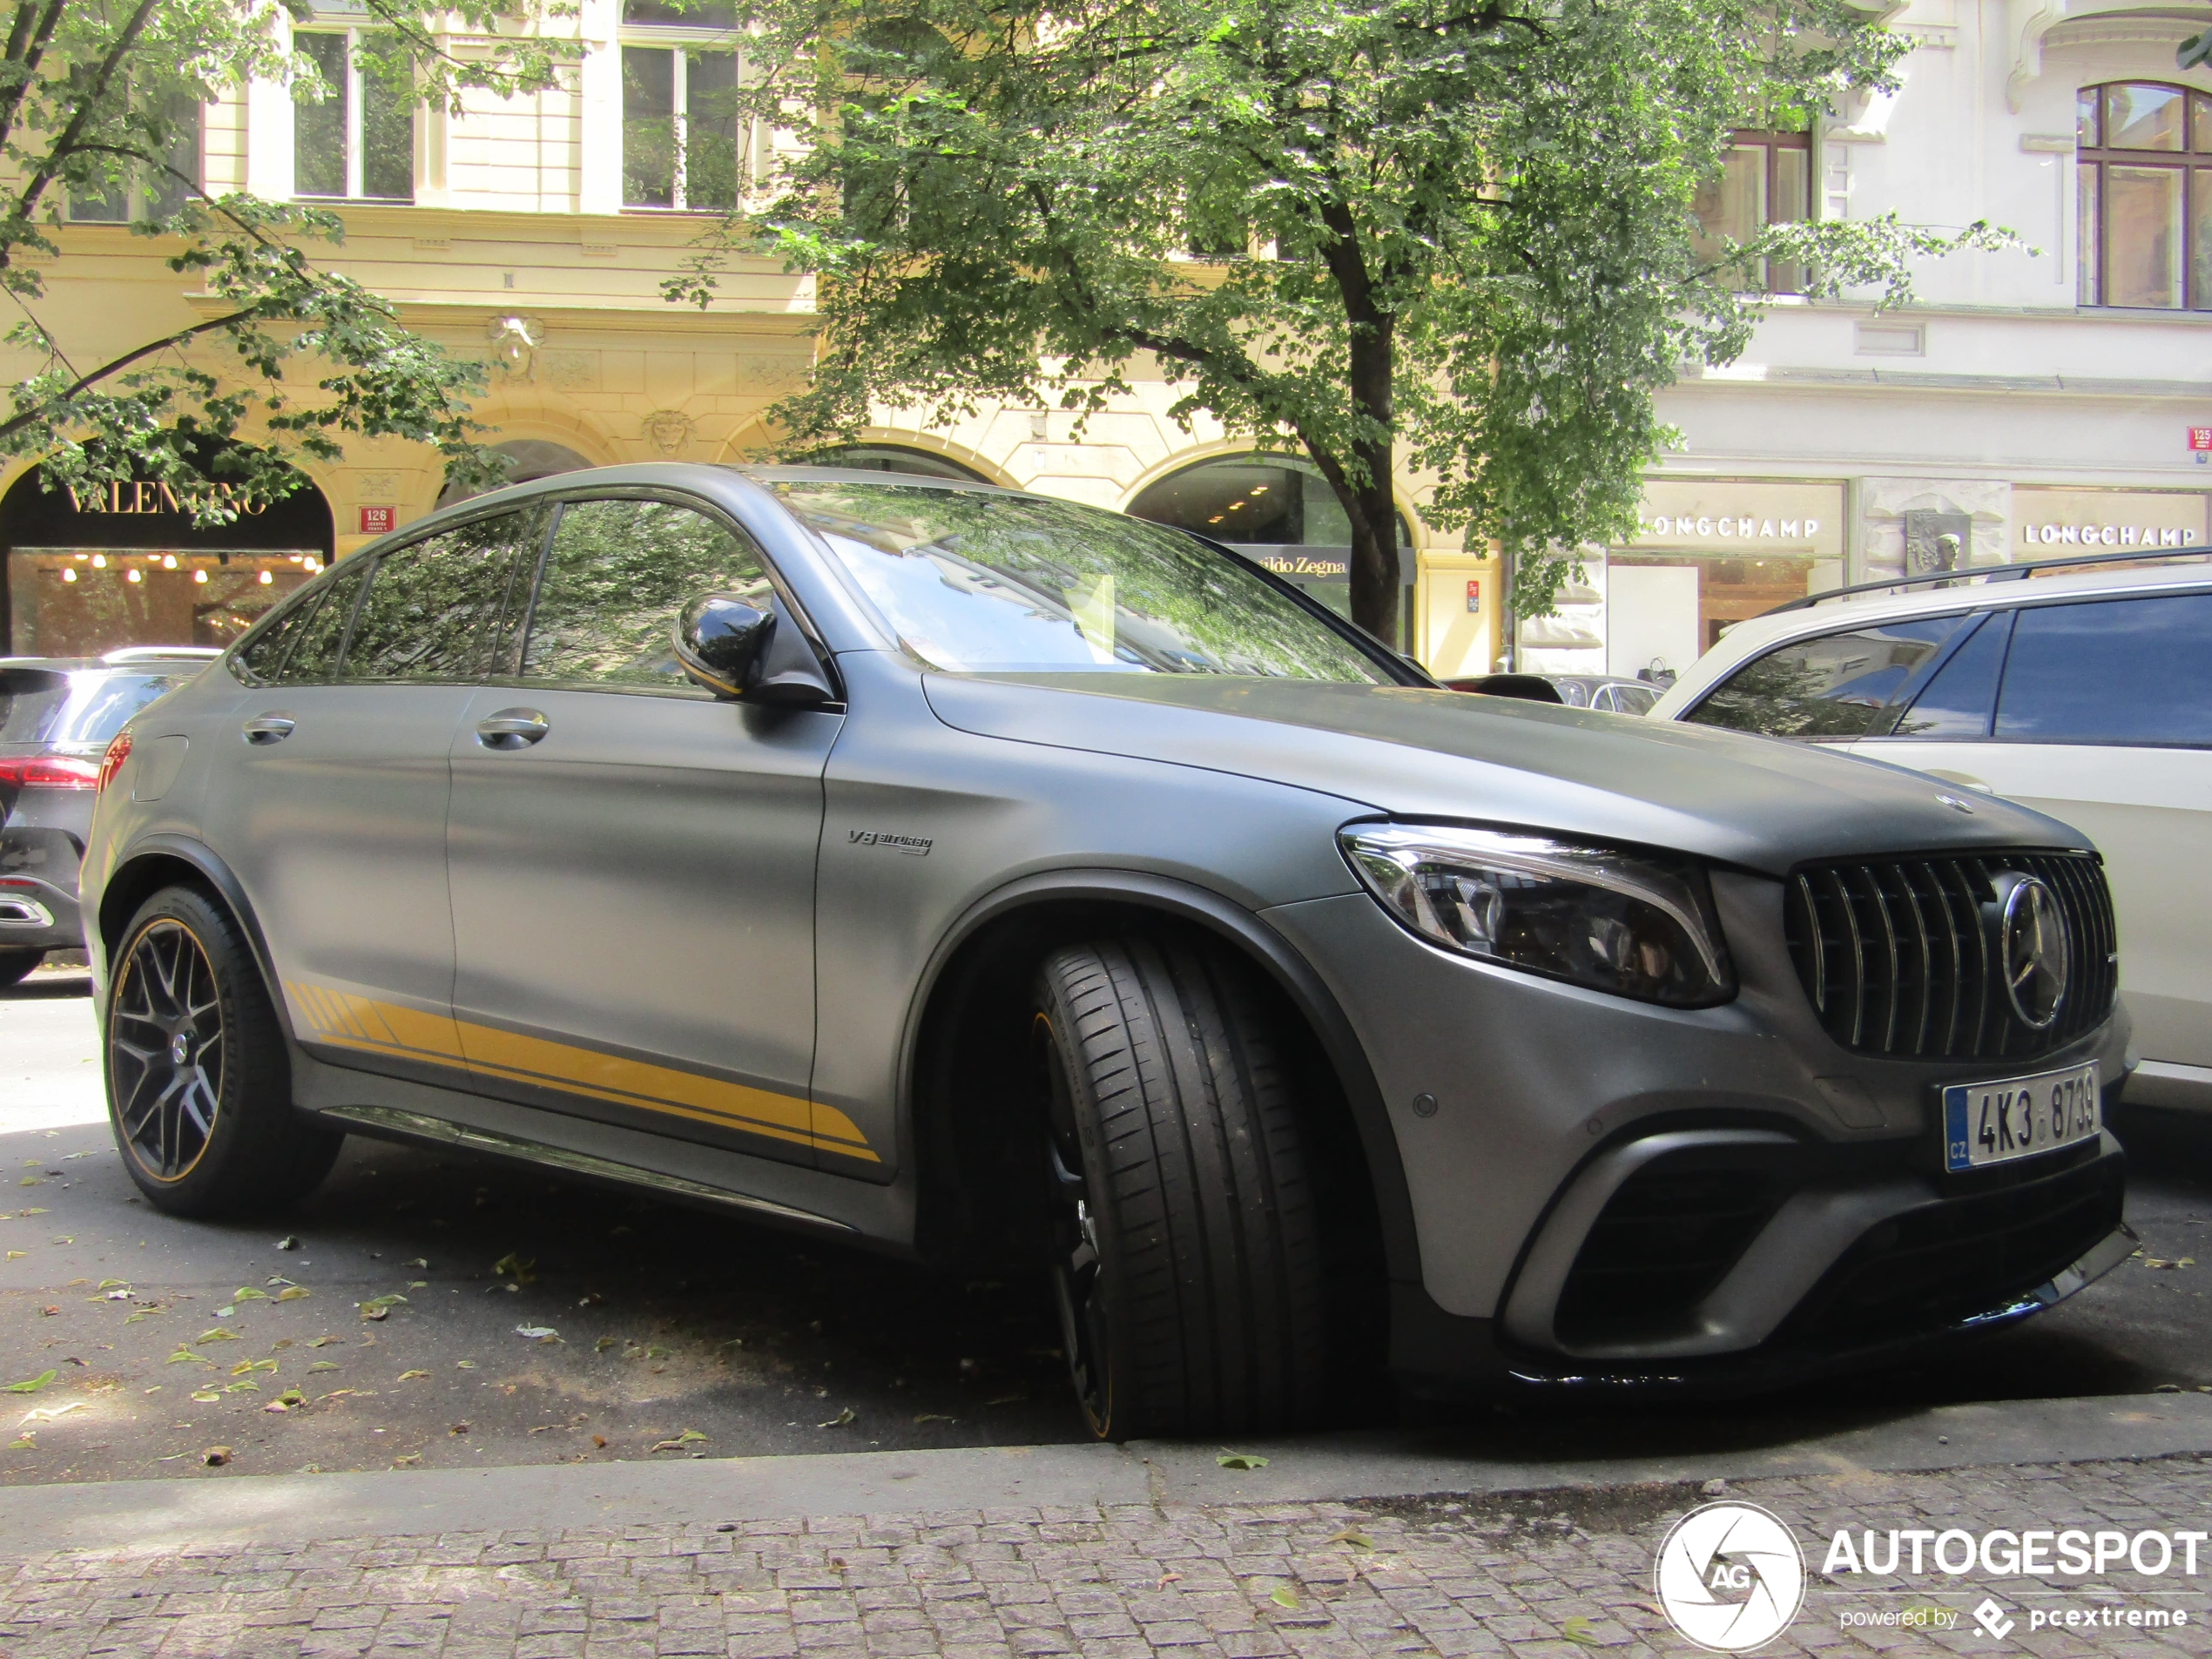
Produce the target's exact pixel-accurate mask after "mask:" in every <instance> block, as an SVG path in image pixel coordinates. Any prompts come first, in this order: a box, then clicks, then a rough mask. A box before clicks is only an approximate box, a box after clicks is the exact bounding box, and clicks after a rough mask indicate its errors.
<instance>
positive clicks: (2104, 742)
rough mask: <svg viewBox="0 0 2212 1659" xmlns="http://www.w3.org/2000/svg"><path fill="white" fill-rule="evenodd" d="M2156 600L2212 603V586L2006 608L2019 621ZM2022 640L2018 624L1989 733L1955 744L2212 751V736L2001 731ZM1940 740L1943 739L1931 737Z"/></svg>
mask: <svg viewBox="0 0 2212 1659" xmlns="http://www.w3.org/2000/svg"><path fill="white" fill-rule="evenodd" d="M2154 599H2202V600H2206V601H2207V602H2208V603H2212V587H2179V586H2177V587H2172V588H2154V589H2148V590H2137V591H2135V592H2133V593H2100V594H2083V595H2081V596H2080V597H2069V598H2064V599H2047V600H2045V601H2043V602H2042V603H2041V604H2013V605H2007V606H2005V607H2003V608H2004V609H2006V610H2010V611H2011V612H2012V613H2013V621H2014V623H2015V624H2018V623H2019V622H2020V619H2021V618H2022V617H2024V616H2025V615H2026V613H2027V612H2028V611H2031V610H2062V609H2065V608H2067V607H2068V606H2073V605H2099V604H2103V605H2111V604H2134V603H2139V602H2141V601H2145V600H2154ZM2019 642H2020V631H2019V628H2018V627H2017V625H2015V627H2014V629H2013V634H2012V637H2010V638H2008V639H2006V642H2005V660H2004V662H2003V663H2002V664H2000V665H1999V667H1998V670H1997V695H1996V697H1995V698H1994V699H1993V701H1992V702H1991V704H1990V710H1989V727H1988V732H1987V735H1986V736H1984V737H1980V738H1952V739H1950V741H1952V742H1953V743H1961V742H1963V743H2001V744H2006V745H2012V746H2021V745H2026V746H2030V747H2040V748H2046V749H2191V750H2212V738H2208V739H2206V740H2204V741H2201V742H2200V741H2196V740H2193V739H2186V738H2185V739H2160V738H2134V739H2129V740H2126V741H2118V740H2115V739H2114V738H2060V737H2052V736H2049V735H2047V734H2046V733H2042V732H2027V733H2022V734H2020V735H2017V736H2008V735H2006V733H2005V732H2000V731H1999V730H1998V722H1999V720H2000V718H2002V717H2003V714H2004V711H2005V687H2006V682H2007V681H2008V680H2009V679H2010V678H2011V676H2012V671H2013V652H2014V651H2015V649H2016V648H2017V646H2018V644H2019ZM1930 740H1931V741H1940V740H1941V739H1930Z"/></svg>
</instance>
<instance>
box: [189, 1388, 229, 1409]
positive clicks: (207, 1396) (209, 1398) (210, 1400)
mask: <svg viewBox="0 0 2212 1659" xmlns="http://www.w3.org/2000/svg"><path fill="white" fill-rule="evenodd" d="M192 1398H193V1399H196V1400H198V1401H199V1403H200V1404H201V1405H203V1406H212V1405H214V1404H215V1403H216V1402H217V1401H218V1400H219V1399H222V1395H221V1394H220V1393H217V1392H216V1391H215V1390H214V1389H212V1388H202V1389H199V1390H197V1391H196V1392H195V1393H193V1395H192Z"/></svg>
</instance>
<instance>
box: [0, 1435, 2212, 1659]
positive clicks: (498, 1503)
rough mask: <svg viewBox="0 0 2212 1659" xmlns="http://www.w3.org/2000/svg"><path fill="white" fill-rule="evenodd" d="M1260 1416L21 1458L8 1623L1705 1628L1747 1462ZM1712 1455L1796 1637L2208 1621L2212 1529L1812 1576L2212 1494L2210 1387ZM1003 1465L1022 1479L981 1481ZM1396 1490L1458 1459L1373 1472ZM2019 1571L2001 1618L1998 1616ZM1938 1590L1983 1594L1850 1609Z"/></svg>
mask: <svg viewBox="0 0 2212 1659" xmlns="http://www.w3.org/2000/svg"><path fill="white" fill-rule="evenodd" d="M2036 1447H2040V1451H2039V1450H2035V1449H2033V1448H2036ZM1255 1449H1256V1450H1258V1451H1259V1452H1260V1453H1262V1454H1264V1455H1265V1456H1267V1457H1268V1459H1269V1462H1268V1464H1267V1465H1266V1467H1264V1468H1259V1469H1255V1470H1251V1471H1248V1472H1231V1471H1227V1470H1223V1469H1221V1468H1219V1467H1217V1465H1216V1464H1215V1462H1214V1459H1213V1456H1212V1453H1211V1449H1209V1448H1199V1447H1163V1446H1152V1447H1130V1448H1125V1449H1116V1448H1108V1447H1056V1448H1036V1449H1035V1450H1034V1451H1030V1452H1022V1453H1011V1452H980V1451H976V1452H931V1453H878V1454H873V1455H854V1456H846V1457H820V1458H779V1459H763V1460H751V1462H750V1464H749V1463H748V1462H747V1461H746V1460H727V1461H717V1460H706V1461H698V1462H693V1461H690V1460H686V1461H684V1462H682V1463H678V1464H673V1465H659V1466H655V1465H651V1464H631V1465H624V1466H620V1467H618V1468H600V1469H591V1470H583V1469H577V1470H572V1471H562V1470H514V1471H498V1470H493V1471H484V1472H482V1473H481V1474H480V1473H478V1472H475V1471H454V1472H450V1473H449V1474H405V1473H401V1474H374V1475H365V1476H310V1477H256V1476H248V1477H244V1478H222V1477H216V1478H212V1479H209V1480H180V1481H167V1482H135V1481H134V1482H127V1483H115V1484H114V1485H112V1486H109V1487H23V1488H17V1489H14V1490H12V1491H10V1493H8V1494H6V1507H5V1510H4V1513H3V1514H0V1529H3V1530H0V1556H6V1557H11V1558H12V1559H0V1659H78V1656H89V1655H92V1654H110V1653H138V1654H148V1655H160V1656H184V1655H191V1656H202V1655H205V1656H211V1659H212V1656H232V1655H239V1656H261V1655H286V1656H293V1655H300V1656H307V1655H313V1656H379V1659H382V1656H392V1659H396V1656H399V1655H401V1654H406V1655H439V1656H451V1659H476V1656H493V1655H502V1656H503V1655H509V1654H512V1655H519V1656H524V1659H648V1656H651V1659H658V1656H662V1655H710V1654H711V1655H728V1656H732V1659H740V1656H783V1655H793V1656H795V1655H799V1654H801V1653H805V1652H812V1651H813V1650H816V1649H834V1650H835V1651H836V1653H837V1655H838V1656H840V1659H862V1656H878V1655H881V1656H905V1655H929V1654H944V1655H948V1656H954V1659H984V1656H990V1659H999V1656H1015V1655H1029V1654H1038V1655H1044V1654H1076V1655H1082V1656H1086V1659H1090V1656H1096V1659H1143V1656H1150V1655H1152V1654H1154V1653H1156V1652H1175V1653H1187V1654H1192V1655H1200V1656H1223V1659H1244V1656H1263V1655H1265V1656H1272V1655H1297V1656H1301V1659H1304V1656H1313V1659H1322V1656H1352V1655H1363V1656H1364V1655H1380V1654H1399V1653H1413V1654H1447V1655H1456V1654H1511V1655H1515V1656H1522V1659H1567V1656H1572V1655H1575V1654H1581V1653H1588V1652H1589V1651H1591V1650H1592V1649H1603V1650H1606V1651H1608V1652H1612V1653H1616V1654H1630V1653H1642V1652H1646V1651H1657V1652H1665V1653H1670V1654H1673V1653H1685V1652H1688V1651H1689V1650H1690V1649H1689V1647H1688V1644H1687V1643H1685V1642H1683V1641H1682V1639H1681V1638H1679V1637H1678V1636H1676V1635H1674V1634H1673V1632H1672V1631H1671V1630H1669V1629H1667V1627H1666V1624H1665V1621H1664V1620H1663V1618H1662V1616H1661V1615H1660V1614H1659V1613H1658V1611H1657V1608H1656V1603H1655V1602H1654V1601H1653V1595H1654V1592H1653V1589H1652V1583H1651V1569H1652V1562H1653V1556H1654V1551H1655V1549H1656V1546H1657V1543H1658V1541H1659V1540H1660V1539H1661V1537H1662V1535H1663V1534H1664V1533H1665V1531H1666V1528H1667V1527H1668V1526H1669V1524H1670V1522H1671V1521H1672V1520H1673V1519H1674V1518H1675V1517H1676V1516H1677V1515H1678V1514H1681V1513H1682V1512H1683V1511H1684V1510H1685V1509H1687V1508H1689V1507H1694V1506H1695V1505H1696V1504H1697V1503H1699V1502H1701V1501H1705V1499H1706V1498H1707V1497H1710V1496H1713V1495H1717V1491H1716V1487H1715V1486H1714V1485H1712V1484H1709V1483H1710V1482H1712V1481H1713V1478H1714V1475H1716V1474H1719V1473H1721V1471H1720V1470H1718V1469H1715V1470H1713V1471H1712V1472H1711V1473H1710V1474H1703V1473H1701V1472H1697V1471H1690V1472H1689V1473H1687V1474H1685V1472H1684V1471H1683V1467H1682V1460H1679V1459H1674V1458H1669V1457H1656V1458H1647V1459H1641V1460H1637V1459H1622V1458H1617V1457H1611V1456H1604V1455H1596V1456H1590V1457H1586V1458H1583V1459H1581V1460H1571V1459H1570V1460H1558V1461H1554V1462H1548V1463H1540V1462H1534V1461H1514V1460H1506V1459H1496V1458H1493V1459H1490V1460H1472V1459H1468V1458H1466V1457H1463V1456H1460V1457H1455V1456H1453V1455H1450V1454H1449V1453H1448V1452H1447V1451H1444V1450H1441V1449H1440V1448H1438V1447H1434V1446H1428V1447H1426V1448H1425V1447H1423V1445H1422V1444H1421V1443H1420V1442H1419V1441H1418V1440H1416V1439H1410V1438H1408V1437H1395V1439H1393V1438H1392V1437H1378V1436H1368V1437H1359V1436H1351V1437H1334V1438H1332V1439H1328V1440H1314V1441H1309V1442H1298V1443H1291V1444H1286V1445H1284V1446H1279V1447H1259V1448H1255ZM2029 1456H2033V1457H2036V1458H2037V1459H2038V1461H2036V1462H2033V1463H2028V1462H2024V1461H2015V1460H2017V1459H2022V1458H2025V1457H2029ZM1713 1462H1714V1463H1716V1464H1724V1465H1726V1466H1728V1468H1729V1469H1730V1471H1731V1472H1732V1473H1731V1478H1730V1480H1729V1481H1728V1483H1727V1485H1726V1488H1725V1492H1726V1495H1727V1496H1729V1497H1730V1498H1734V1499H1740V1500H1743V1501H1749V1502H1752V1503H1757V1504H1759V1505H1762V1506H1764V1507H1766V1508H1768V1509H1770V1510H1771V1511H1773V1512H1774V1513H1775V1514H1777V1516H1779V1517H1780V1518H1781V1519H1782V1520H1783V1521H1784V1522H1786V1523H1787V1524H1788V1525H1789V1526H1790V1527H1791V1529H1792V1531H1793V1533H1794V1534H1795V1536H1796V1537H1797V1541H1798V1542H1799V1545H1800V1547H1801V1548H1803V1549H1804V1552H1805V1554H1806V1558H1807V1560H1806V1566H1807V1568H1808V1574H1809V1586H1810V1588H1809V1591H1808V1594H1807V1595H1806V1598H1805V1607H1804V1612H1803V1613H1802V1614H1800V1615H1799V1616H1798V1618H1797V1621H1796V1622H1795V1624H1794V1625H1792V1626H1791V1629H1789V1630H1788V1631H1787V1632H1786V1633H1785V1634H1784V1635H1783V1636H1782V1637H1781V1638H1780V1640H1779V1642H1777V1644H1776V1645H1775V1647H1774V1648H1772V1649H1767V1650H1768V1651H1786V1652H1799V1653H1815V1652H1821V1653H1835V1652H1848V1653H1858V1652H1859V1651H1861V1650H1862V1649H1872V1650H1879V1651H1889V1650H1892V1649H1904V1650H1914V1651H1917V1650H1919V1649H1921V1648H1923V1647H1925V1645H1927V1644H1931V1643H1932V1644H1934V1645H1936V1646H1939V1647H1943V1648H1947V1649H1954V1650H1958V1651H1961V1652H1966V1651H1979V1652H1995V1651H1997V1650H1998V1649H2000V1648H2002V1647H2012V1646H2018V1645H2025V1646H2027V1648H2029V1649H2031V1650H2033V1651H2034V1652H2036V1653H2038V1654H2040V1655H2044V1656H2048V1659H2060V1656H2067V1655H2071V1654H2075V1653H2081V1654H2088V1653H2098V1654H2121V1655H2130V1656H2132V1655H2141V1656H2161V1659H2164V1656H2171V1655H2176V1654H2181V1653H2196V1654H2202V1653H2207V1652H2212V1595H2208V1593H2207V1586H2208V1584H2212V1556H2208V1559H2207V1560H2206V1561H2203V1562H2202V1563H2201V1565H2202V1566H2203V1567H2204V1568H2206V1571H2205V1572H2204V1573H2203V1574H2202V1575H2199V1576H2196V1577H2193V1578H2192V1577H2188V1576H2183V1575H2182V1574H2181V1573H2180V1572H2179V1571H2178V1563H2177V1570H2176V1571H2175V1572H2173V1573H2170V1574H2168V1575H2164V1576H2161V1577H2138V1576H2135V1575H2131V1574H2129V1573H2128V1572H2127V1571H2125V1570H2124V1569H2115V1570H2114V1571H2113V1572H2110V1573H2107V1575H2104V1577H2102V1578H2101V1579H2096V1580H2090V1581H2074V1580H2061V1579H2051V1580H2022V1579H2020V1578H2017V1577H2015V1578H2010V1579H2006V1580H2002V1581H1994V1580H1992V1579H1990V1578H1989V1577H1988V1576H1987V1575H1985V1574H1983V1573H1981V1572H1980V1570H1979V1568H1976V1569H1974V1570H1973V1571H1970V1572H1967V1573H1966V1574H1963V1575H1959V1576H1958V1577H1954V1578H1945V1577H1942V1576H1940V1575H1934V1574H1932V1573H1931V1574H1929V1575H1926V1576H1924V1577H1922V1578H1919V1579H1916V1580H1913V1581H1911V1582H1905V1581H1900V1580H1898V1579H1895V1578H1890V1577H1876V1578H1873V1579H1871V1580H1870V1579H1865V1578H1854V1579H1851V1580H1848V1581H1831V1580H1827V1579H1824V1578H1823V1577H1822V1576H1821V1575H1820V1568H1821V1567H1822V1564H1823V1561H1824V1554H1823V1551H1824V1548H1825V1543H1826V1541H1827V1539H1828V1538H1829V1536H1830V1534H1831V1533H1832V1532H1833V1531H1834V1530H1836V1529H1837V1528H1840V1527H1851V1528H1853V1529H1859V1528H1871V1529H1873V1530H1874V1531H1876V1532H1878V1533H1880V1532H1885V1531H1888V1530H1891V1529H1898V1528H1908V1527H1929V1528H1933V1529H1942V1528H1946V1527H1963V1528H1965V1529H1966V1530H1968V1531H1969V1532H1972V1533H1976V1534H1979V1533H1981V1532H1985V1531H1987V1530H1989V1529H1992V1528H1997V1527H2006V1528H2010V1529H2012V1530H2013V1531H2015V1532H2017V1531H2022V1530H2026V1529H2027V1528H2029V1527H2043V1528H2053V1527H2083V1528H2086V1529H2091V1530H2095V1529H2120V1530H2121V1531H2125V1532H2134V1531H2135V1530H2139V1529H2144V1528H2169V1529H2170V1528H2179V1527H2200V1528H2203V1527H2212V1397H2206V1396H2167V1395H2159V1396H2148V1397H2143V1396H2138V1397H2133V1398H2118V1399H2101V1400H2062V1401H2052V1402H2036V1403H2033V1404H2013V1405H2007V1406H2003V1407H2001V1408H1999V1407H1986V1406H1956V1407H1946V1408H1942V1409H1941V1410H1939V1411H1934V1412H1928V1413H1918V1414H1916V1415H1915V1416H1914V1417H1913V1418H1912V1419H1911V1420H1909V1421H1904V1422H1892V1423H1884V1424H1876V1425H1866V1426H1860V1427H1858V1428H1855V1429H1851V1430H1848V1431H1844V1432H1842V1433H1836V1434H1831V1435H1829V1436H1825V1437H1814V1438H1811V1439H1809V1440H1804V1441H1801V1442H1797V1443H1795V1444H1793V1445H1792V1446H1791V1447H1784V1448H1776V1449H1773V1450H1770V1451H1764V1452H1756V1453H1744V1452H1736V1453H1727V1454H1724V1455H1723V1456H1722V1457H1718V1458H1716V1459H1714V1460H1713ZM1946 1463H1949V1464H1952V1465H1959V1466H1966V1467H1945V1465H1946ZM764 1466H774V1467H764ZM1745 1470H1749V1471H1750V1474H1743V1473H1742V1472H1743V1471H1745ZM521 1476H532V1477H536V1479H537V1481H538V1484H535V1485H533V1484H530V1483H529V1482H528V1481H524V1482H523V1483H522V1484H520V1485H517V1484H516V1482H515V1481H514V1480H510V1479H508V1478H507V1477H521ZM1009 1490H1015V1491H1020V1492H1022V1493H1025V1494H1027V1495H1026V1501H1011V1502H1010V1501H1002V1500H1001V1501H988V1500H990V1499H992V1498H994V1497H997V1496H998V1495H999V1494H1004V1493H1006V1492H1008V1491H1009ZM1323 1492H1332V1493H1334V1494H1336V1495H1333V1496H1328V1495H1320V1494H1321V1493H1323ZM1393 1492H1395V1493H1403V1494H1424V1493H1425V1494H1430V1495H1426V1496H1422V1495H1406V1496H1387V1495H1384V1496H1377V1495H1374V1494H1388V1493H1393ZM1084 1493H1089V1494H1093V1495H1091V1496H1089V1497H1088V1498H1081V1497H1078V1496H1076V1495H1074V1494H1084ZM962 1494H967V1495H968V1498H969V1500H970V1501H955V1500H958V1499H960V1498H961V1496H962ZM1363 1494H1364V1495H1363ZM902 1500H904V1501H902ZM502 1511H505V1512H506V1513H505V1514H504V1515H503V1517H502V1513H501V1512H502ZM348 1527H350V1528H351V1530H350V1531H349V1530H347V1528H348ZM57 1546H58V1547H57ZM1992 1596H1993V1597H1995V1598H1996V1599H1997V1600H1998V1602H2000V1605H2001V1606H2002V1607H2003V1608H2006V1609H2008V1610H2009V1616H2010V1617H2012V1618H2013V1620H2014V1621H2015V1623H2016V1627H2017V1628H2016V1629H2012V1630H2011V1633H2010V1634H2011V1639H2010V1640H2009V1641H2006V1642H2000V1641H1997V1640H1994V1639H1992V1638H1988V1637H1985V1636H1984V1635H1982V1634H1981V1632H1980V1631H1979V1630H1977V1629H1975V1628H1974V1626H1973V1622H1972V1620H1971V1616H1970V1615H1969V1613H1968V1609H1971V1608H1974V1607H1976V1606H1977V1605H1979V1604H1980V1603H1981V1602H1983V1601H1984V1599H1985V1598H1986V1597H1992ZM2108 1606H2109V1607H2118V1608H2121V1609H2122V1610H2123V1612H2124V1611H2125V1610H2126V1609H2128V1608H2160V1609H2164V1610H2166V1611H2168V1612H2169V1613H2170V1612H2172V1611H2181V1612H2184V1613H2186V1614H2187V1615H2188V1623H2187V1624H2186V1625H2184V1626H2182V1627H2180V1628H2177V1629H2163V1630H2149V1629H2128V1628H2125V1627H2124V1626H2123V1627H2121V1628H2118V1629H2101V1630H2099V1631H2097V1632H2094V1633H2089V1634H2078V1633H2074V1632H2067V1631H2057V1632H2054V1631H2049V1630H2044V1631H2040V1632H2033V1633H2031V1631H2030V1627H2029V1618H2028V1615H2029V1613H2030V1611H2031V1610H2032V1609H2034V1608H2054V1607H2057V1608H2092V1609H2094V1608H2105V1607H2108ZM1916 1607H1917V1608H1941V1609H1945V1610H1946V1615H1947V1616H1952V1618H1953V1619H1954V1621H1955V1622H1956V1628H1955V1629H1952V1630H1950V1631H1947V1632H1941V1633H1932V1634H1930V1633H1921V1632H1913V1633H1910V1634H1902V1633H1900V1632H1899V1631H1898V1630H1897V1629H1893V1628H1892V1629H1885V1628H1883V1627H1881V1626H1879V1625H1871V1626H1870V1625H1867V1624H1865V1623H1864V1622H1851V1623H1846V1622H1845V1621H1846V1620H1847V1619H1857V1620H1860V1621H1863V1620H1864V1619H1865V1618H1866V1617H1868V1616H1870V1615H1873V1616H1878V1615H1882V1614H1884V1613H1888V1614H1897V1613H1900V1612H1903V1611H1904V1610H1905V1609H1906V1608H1916ZM1923 1616H1925V1615H1923Z"/></svg>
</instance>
